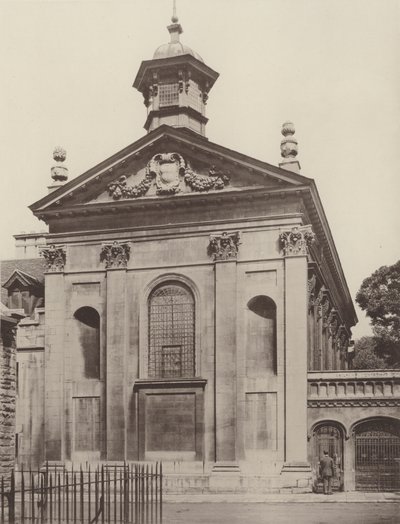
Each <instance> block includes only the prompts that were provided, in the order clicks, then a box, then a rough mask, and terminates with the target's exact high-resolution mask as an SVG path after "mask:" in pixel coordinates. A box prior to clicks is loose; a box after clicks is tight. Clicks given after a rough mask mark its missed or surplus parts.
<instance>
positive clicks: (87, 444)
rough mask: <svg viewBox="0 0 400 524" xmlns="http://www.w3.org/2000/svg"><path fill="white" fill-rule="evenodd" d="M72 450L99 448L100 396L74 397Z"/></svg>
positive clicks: (93, 449)
mask: <svg viewBox="0 0 400 524" xmlns="http://www.w3.org/2000/svg"><path fill="white" fill-rule="evenodd" d="M74 450H75V451H98V450H100V398H99V397H75V398H74Z"/></svg>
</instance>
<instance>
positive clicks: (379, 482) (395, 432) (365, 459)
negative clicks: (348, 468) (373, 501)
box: [355, 421, 400, 491]
mask: <svg viewBox="0 0 400 524" xmlns="http://www.w3.org/2000/svg"><path fill="white" fill-rule="evenodd" d="M355 470H356V490H359V491H398V490H400V428H399V425H398V424H397V425H396V424H395V423H393V422H390V421H370V422H366V423H363V424H362V425H361V426H359V427H358V428H357V429H356V433H355Z"/></svg>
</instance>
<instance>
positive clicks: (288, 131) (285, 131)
mask: <svg viewBox="0 0 400 524" xmlns="http://www.w3.org/2000/svg"><path fill="white" fill-rule="evenodd" d="M295 132H296V130H295V128H294V124H293V122H289V121H288V122H284V123H283V124H282V131H281V133H282V135H283V136H287V135H294V134H295Z"/></svg>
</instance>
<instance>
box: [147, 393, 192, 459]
mask: <svg viewBox="0 0 400 524" xmlns="http://www.w3.org/2000/svg"><path fill="white" fill-rule="evenodd" d="M195 401H196V395H195V394H194V393H160V394H150V395H146V417H145V418H146V451H178V452H188V451H190V452H195V450H196V405H195Z"/></svg>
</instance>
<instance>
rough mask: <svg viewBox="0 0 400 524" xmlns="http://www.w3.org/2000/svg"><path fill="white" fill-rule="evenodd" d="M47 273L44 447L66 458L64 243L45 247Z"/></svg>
mask: <svg viewBox="0 0 400 524" xmlns="http://www.w3.org/2000/svg"><path fill="white" fill-rule="evenodd" d="M41 254H42V256H43V257H44V258H45V260H46V266H47V267H46V270H47V272H46V274H45V303H46V317H45V368H44V382H45V386H44V388H45V399H44V402H45V404H44V405H45V410H44V439H45V442H44V450H45V459H46V460H64V452H63V440H64V434H65V431H64V415H63V414H64V325H65V291H64V265H65V262H66V250H65V247H64V246H54V245H51V246H49V247H48V248H46V249H43V250H42V251H41Z"/></svg>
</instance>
